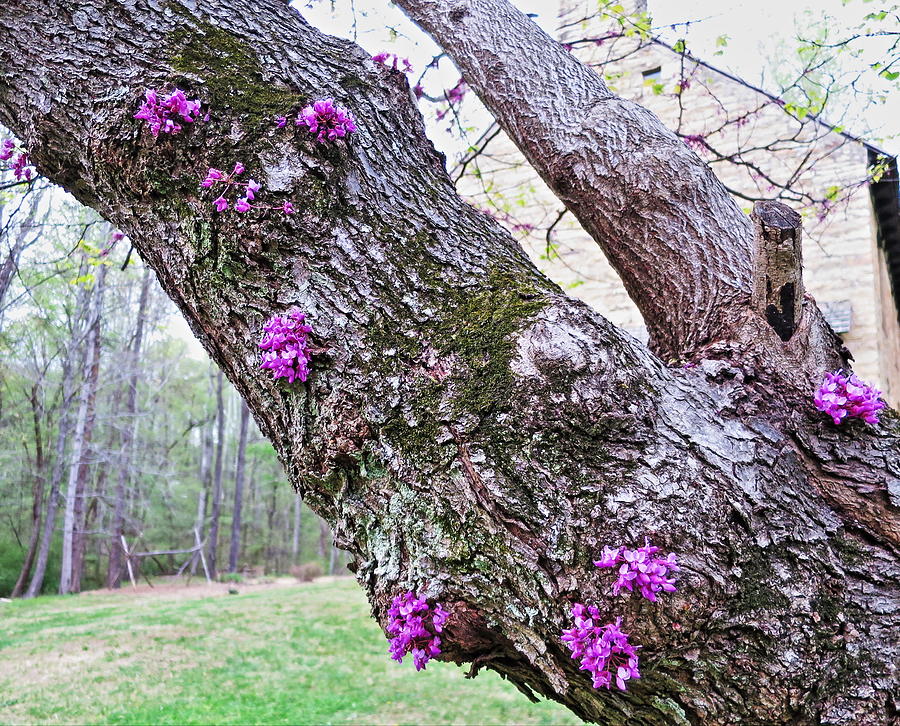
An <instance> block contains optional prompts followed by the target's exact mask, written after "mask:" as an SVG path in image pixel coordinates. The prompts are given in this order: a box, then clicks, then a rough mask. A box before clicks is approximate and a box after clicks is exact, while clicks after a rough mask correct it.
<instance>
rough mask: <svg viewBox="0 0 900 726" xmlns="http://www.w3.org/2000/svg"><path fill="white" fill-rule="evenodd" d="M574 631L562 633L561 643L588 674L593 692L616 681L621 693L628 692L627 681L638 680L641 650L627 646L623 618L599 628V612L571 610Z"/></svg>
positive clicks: (592, 608) (581, 607)
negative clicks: (638, 652) (591, 681)
mask: <svg viewBox="0 0 900 726" xmlns="http://www.w3.org/2000/svg"><path fill="white" fill-rule="evenodd" d="M572 619H573V620H574V621H575V624H574V627H572V628H569V629H568V630H563V632H562V641H563V643H564V644H565V645H566V647H568V649H569V650H570V651H571V653H572V658H573V659H575V660H577V661H579V664H580V667H581V670H583V671H588V672H589V673H590V674H591V676H592V679H593V685H594V688H606V689H609V687H610V686H611V685H612V682H613V679H615V682H616V687H617V688H618V689H619V690H620V691H625V690H627V688H626V685H625V684H626V681H629V680H631V679H633V678H640V677H641V674H640V671H639V670H638V655H637V650H638V648H639V647H640V646H635V645H631V643H629V642H628V638H629V636H628V633H623V632H622V630H621V626H622V618H616V622H614V623H607V624H606V625H599V621H600V612H599V611H598V610H597V608H596V607H595V606H593V605H590V606H587V607H585V606H584V605H582V604H581V603H575V604H574V605H573V606H572ZM595 623H596V624H595Z"/></svg>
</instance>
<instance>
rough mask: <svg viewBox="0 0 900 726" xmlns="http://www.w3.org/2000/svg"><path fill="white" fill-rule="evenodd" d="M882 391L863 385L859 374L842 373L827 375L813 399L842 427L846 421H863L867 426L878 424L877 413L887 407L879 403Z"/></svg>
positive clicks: (818, 407)
mask: <svg viewBox="0 0 900 726" xmlns="http://www.w3.org/2000/svg"><path fill="white" fill-rule="evenodd" d="M880 396H881V391H879V390H878V389H877V388H875V387H874V386H870V385H869V384H868V383H865V382H864V381H861V380H860V379H859V378H857V377H856V374H852V375H849V376H848V375H847V374H845V373H844V371H842V370H837V371H834V372H833V373H826V374H825V379H824V380H823V381H822V385H820V386H819V390H818V391H817V392H816V395H815V398H814V399H813V401H814V403H815V404H816V408H817V409H819V410H820V411H823V412H824V413H827V414H828V415H829V416H831V418H832V420H833V421H834V422H835V423H836V424H839V423H841V422H842V421H843V420H844V419H848V418H861V419H862V420H863V421H865V422H866V423H868V424H877V423H878V412H879V411H880V410H881V409H883V408H884V407H885V406H886V405H887V404H885V403H884V401H881V400H879V398H880Z"/></svg>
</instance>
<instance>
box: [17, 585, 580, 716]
mask: <svg viewBox="0 0 900 726" xmlns="http://www.w3.org/2000/svg"><path fill="white" fill-rule="evenodd" d="M205 587H206V586H204V585H199V586H197V587H191V588H190V589H189V590H186V589H185V588H169V589H164V588H162V587H160V588H157V589H156V591H153V592H139V593H137V594H135V593H131V592H128V591H123V592H122V593H120V594H87V595H83V596H80V597H44V598H38V599H37V600H32V601H16V602H11V603H0V723H4V724H7V723H41V724H44V723H79V724H80V723H97V722H106V723H128V724H136V723H141V724H157V723H177V724H183V723H194V724H208V723H241V724H244V723H289V724H304V723H309V724H346V723H358V724H445V723H446V724H449V723H467V724H468V723H471V724H489V723H491V724H576V723H580V721H579V720H578V719H577V718H575V717H574V716H573V715H572V714H570V713H569V712H568V711H566V710H565V709H563V708H562V707H561V706H558V705H557V704H554V703H549V702H544V703H540V704H532V703H529V702H528V700H527V699H526V698H525V697H524V696H522V695H521V694H520V693H519V692H518V691H516V689H515V688H514V687H513V686H512V685H511V684H509V683H507V682H505V681H503V680H502V679H501V678H500V677H498V676H497V675H496V674H495V673H491V672H483V673H482V674H481V675H479V676H478V678H476V679H474V680H468V679H465V678H464V677H463V671H462V670H461V669H459V668H457V667H456V666H454V665H452V664H448V663H436V662H434V663H431V664H430V665H429V666H428V669H427V670H425V671H423V672H421V673H417V672H416V670H415V668H413V665H412V662H411V661H409V662H407V661H404V663H403V664H402V665H398V664H397V663H395V662H394V661H392V660H390V658H389V657H388V655H387V641H386V640H385V638H384V636H383V635H382V633H381V631H380V630H379V628H378V626H377V625H376V624H375V622H374V621H373V620H372V619H371V618H370V617H369V608H368V604H367V603H366V601H365V598H364V597H363V595H362V593H361V591H360V590H359V588H358V586H357V585H356V583H355V582H354V581H352V580H350V579H344V580H338V581H331V582H323V581H320V582H316V583H312V584H308V585H302V586H283V587H272V586H268V587H267V586H248V585H237V586H236V587H237V589H238V590H239V591H240V594H238V595H229V594H227V593H226V592H225V591H224V589H223V588H222V586H213V587H211V588H209V589H205Z"/></svg>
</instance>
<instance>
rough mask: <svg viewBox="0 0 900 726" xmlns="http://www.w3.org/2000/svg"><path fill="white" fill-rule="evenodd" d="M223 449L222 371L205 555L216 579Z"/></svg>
mask: <svg viewBox="0 0 900 726" xmlns="http://www.w3.org/2000/svg"><path fill="white" fill-rule="evenodd" d="M224 450H225V404H224V402H223V400H222V371H218V373H217V374H216V467H215V474H213V489H212V512H211V513H210V518H209V544H208V545H207V548H208V554H207V555H206V559H207V565H208V567H209V576H210V577H212V578H213V579H216V576H217V573H218V571H217V570H216V554H217V552H218V549H219V515H220V513H221V510H222V457H223V455H224Z"/></svg>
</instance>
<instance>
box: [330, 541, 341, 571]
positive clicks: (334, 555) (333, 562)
mask: <svg viewBox="0 0 900 726" xmlns="http://www.w3.org/2000/svg"><path fill="white" fill-rule="evenodd" d="M339 552H340V550H338V548H337V547H335V546H334V545H331V554H330V556H329V557H328V574H329V575H333V574H334V572H335V570H336V569H337V562H338V553H339Z"/></svg>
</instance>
